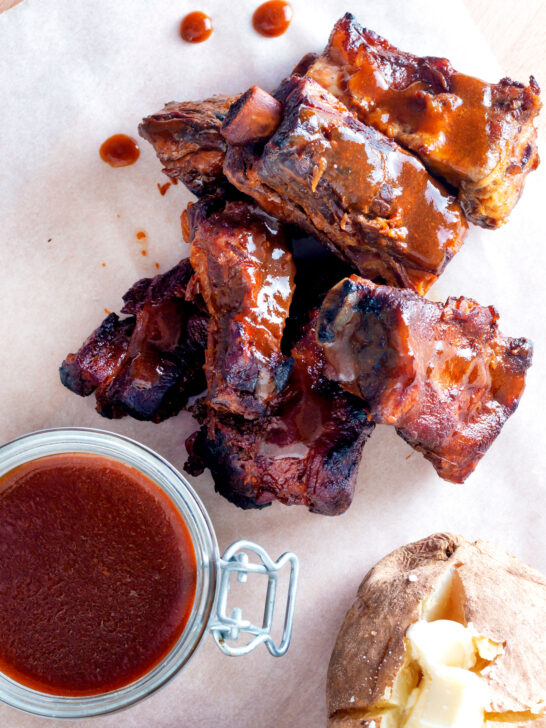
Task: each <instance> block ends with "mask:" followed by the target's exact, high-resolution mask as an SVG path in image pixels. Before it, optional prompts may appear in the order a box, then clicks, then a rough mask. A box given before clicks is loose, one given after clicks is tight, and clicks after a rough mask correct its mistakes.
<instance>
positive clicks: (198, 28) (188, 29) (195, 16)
mask: <svg viewBox="0 0 546 728" xmlns="http://www.w3.org/2000/svg"><path fill="white" fill-rule="evenodd" d="M211 35H212V19H211V18H210V17H209V16H208V15H207V14H206V13H202V12H201V11H200V10H195V11H194V12H193V13H188V15H186V16H185V17H184V18H182V22H181V23H180V37H181V38H182V40H185V41H186V43H202V42H203V41H205V40H207V39H208V38H210V36H211Z"/></svg>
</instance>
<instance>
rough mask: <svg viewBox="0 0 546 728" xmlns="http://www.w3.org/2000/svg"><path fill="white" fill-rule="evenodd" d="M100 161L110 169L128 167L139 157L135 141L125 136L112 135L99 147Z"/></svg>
mask: <svg viewBox="0 0 546 728" xmlns="http://www.w3.org/2000/svg"><path fill="white" fill-rule="evenodd" d="M99 153H100V156H101V159H102V160H103V162H106V163H107V164H109V165H110V166H111V167H128V166H129V165H130V164H134V163H135V162H136V161H137V159H138V158H139V156H140V149H139V148H138V144H137V143H136V141H135V140H134V139H133V138H132V137H130V136H127V134H114V136H111V137H110V138H109V139H107V140H106V141H105V142H103V144H102V145H101V148H100V150H99Z"/></svg>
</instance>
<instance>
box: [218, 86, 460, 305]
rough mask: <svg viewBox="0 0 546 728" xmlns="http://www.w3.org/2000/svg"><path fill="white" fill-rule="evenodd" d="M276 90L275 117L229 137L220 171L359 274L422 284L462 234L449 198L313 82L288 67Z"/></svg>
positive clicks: (410, 157) (409, 160)
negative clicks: (290, 73) (232, 140)
mask: <svg viewBox="0 0 546 728" xmlns="http://www.w3.org/2000/svg"><path fill="white" fill-rule="evenodd" d="M275 96H276V98H277V100H279V101H281V102H282V103H283V104H284V114H283V117H282V121H281V123H280V125H279V126H278V128H277V129H276V131H275V132H274V134H273V135H272V136H271V138H270V139H269V141H268V142H267V143H266V144H265V146H264V145H263V144H253V143H248V144H241V145H229V146H228V152H227V156H226V160H225V163H224V171H225V173H226V176H227V177H228V179H229V181H230V182H231V183H232V184H234V185H235V186H236V187H238V188H239V189H240V190H241V191H242V192H244V193H245V194H248V195H249V196H250V197H253V198H254V199H256V200H257V202H258V203H259V204H260V205H261V207H263V208H264V209H265V210H267V211H268V212H270V213H271V214H273V215H275V216H276V217H278V218H279V219H282V220H285V221H287V222H293V223H296V224H297V225H299V226H300V227H301V228H303V229H304V230H307V231H308V232H310V233H311V234H312V235H315V236H316V237H317V238H318V239H320V240H321V242H323V243H325V244H326V245H327V246H328V247H329V248H330V249H331V250H332V251H333V252H335V253H336V254H337V255H339V256H341V257H342V258H344V259H345V260H346V261H348V262H349V263H351V264H352V265H354V266H355V267H356V268H357V269H358V270H359V271H360V272H361V273H362V275H366V276H367V277H369V278H378V277H379V278H381V279H383V280H386V281H388V282H389V283H391V284H393V285H400V286H408V287H411V288H413V289H415V290H417V291H419V292H424V291H425V290H427V288H428V287H429V286H430V285H431V284H432V283H433V282H434V280H436V278H437V277H438V275H439V274H440V273H441V272H442V270H443V269H444V267H445V265H446V264H447V263H448V262H449V260H450V259H451V258H452V256H453V255H454V254H455V253H456V252H457V251H458V250H459V248H460V246H461V245H462V242H463V238H464V236H465V234H466V222H465V220H464V216H463V214H462V211H461V209H460V207H459V205H458V204H457V203H456V201H455V200H454V198H453V197H452V196H451V195H449V194H448V193H447V192H446V190H445V189H444V188H443V187H442V186H441V185H440V184H439V183H437V182H436V181H434V180H433V179H432V178H431V177H430V176H429V175H428V174H427V172H426V170H425V168H424V167H423V166H422V164H421V163H420V162H419V161H418V160H417V159H416V158H415V157H414V156H413V155H410V154H408V153H407V152H405V151H403V150H402V149H401V148H400V147H399V146H398V145H397V144H395V143H394V142H393V141H392V140H390V139H387V137H385V136H383V135H382V134H381V133H380V132H377V131H376V130H375V129H373V128H371V127H368V126H365V125H364V124H362V123H360V122H359V121H358V120H357V119H356V118H355V117H354V115H353V114H352V113H350V112H349V111H348V110H347V109H346V108H345V107H344V106H343V105H342V104H341V103H340V102H339V101H337V100H336V99H335V98H334V97H333V96H332V95H331V94H329V93H327V92H326V91H324V89H322V88H321V87H320V86H319V85H318V84H316V83H315V82H313V81H311V80H308V79H302V78H299V77H291V78H290V79H288V80H287V81H285V82H284V83H283V84H282V85H281V87H280V88H279V90H278V91H277V92H276V94H275ZM252 113H257V111H255V110H254V108H253V109H252ZM252 113H251V111H249V116H250V115H252ZM224 128H225V129H226V132H227V131H228V130H229V125H228V126H227V127H226V125H224Z"/></svg>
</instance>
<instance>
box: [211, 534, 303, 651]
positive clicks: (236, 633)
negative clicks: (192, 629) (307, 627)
mask: <svg viewBox="0 0 546 728" xmlns="http://www.w3.org/2000/svg"><path fill="white" fill-rule="evenodd" d="M247 552H250V553H253V554H256V555H257V556H258V557H259V558H260V561H261V563H253V562H251V561H250V559H249V556H248V553H247ZM287 564H289V565H290V579H289V582H288V594H287V598H286V605H285V610H284V627H283V633H282V639H281V642H280V644H279V645H276V644H275V641H274V640H273V637H272V636H271V630H272V627H273V619H274V615H275V606H276V597H277V582H278V576H279V571H280V570H281V569H282V568H283V567H284V566H285V565H287ZM233 573H236V574H237V580H238V581H240V582H246V580H247V577H248V575H249V574H264V575H266V576H267V578H268V584H267V592H266V597H265V607H264V616H263V621H262V625H261V626H257V625H255V624H252V622H250V621H249V620H247V619H243V615H242V610H241V609H240V607H235V608H234V609H233V610H232V612H231V616H230V617H229V616H228V615H227V598H228V593H229V588H230V582H231V575H232V574H233ZM298 573H299V562H298V558H297V556H296V555H295V554H293V553H290V552H287V553H285V554H283V555H282V556H281V557H280V558H278V559H277V561H273V560H272V559H271V558H270V556H269V555H268V554H267V553H266V551H264V549H263V548H262V547H261V546H258V545H257V544H255V543H253V542H252V541H236V542H235V543H233V544H231V546H229V548H228V549H227V550H226V551H225V553H224V555H223V556H222V558H221V559H220V562H219V575H220V582H219V585H218V596H217V600H216V606H215V609H214V612H213V615H212V617H211V623H210V631H211V632H212V634H213V636H214V639H215V640H216V644H217V645H218V647H219V648H220V649H221V650H222V652H223V653H224V654H226V655H229V656H230V657H238V656H240V655H246V654H248V653H249V652H252V650H254V649H255V648H256V647H258V646H259V645H261V644H265V645H266V647H267V649H268V650H269V652H270V653H271V654H272V655H273V656H274V657H282V655H284V653H285V652H286V650H287V649H288V646H289V645H290V638H291V636H292V624H293V622H294V607H295V602H296V590H297V583H298ZM241 633H246V634H250V635H254V637H253V638H252V639H251V640H250V641H249V642H247V643H246V644H244V645H235V644H228V641H229V642H237V641H238V640H239V637H240V635H241Z"/></svg>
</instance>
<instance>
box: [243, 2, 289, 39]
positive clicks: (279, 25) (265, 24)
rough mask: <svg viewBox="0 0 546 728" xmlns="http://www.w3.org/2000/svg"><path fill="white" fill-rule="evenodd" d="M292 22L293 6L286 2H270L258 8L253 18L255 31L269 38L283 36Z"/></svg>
mask: <svg viewBox="0 0 546 728" xmlns="http://www.w3.org/2000/svg"><path fill="white" fill-rule="evenodd" d="M291 20H292V6H291V5H290V3H287V2H285V1H284V0H269V2H266V3H263V5H260V7H259V8H256V10H255V11H254V15H253V16H252V25H253V26H254V30H255V31H257V32H258V33H260V34H261V35H265V36H266V37H267V38H276V37H277V36H279V35H282V34H283V33H284V32H285V31H286V30H287V28H288V26H289V25H290V21H291Z"/></svg>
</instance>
